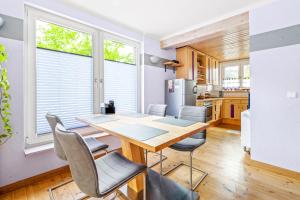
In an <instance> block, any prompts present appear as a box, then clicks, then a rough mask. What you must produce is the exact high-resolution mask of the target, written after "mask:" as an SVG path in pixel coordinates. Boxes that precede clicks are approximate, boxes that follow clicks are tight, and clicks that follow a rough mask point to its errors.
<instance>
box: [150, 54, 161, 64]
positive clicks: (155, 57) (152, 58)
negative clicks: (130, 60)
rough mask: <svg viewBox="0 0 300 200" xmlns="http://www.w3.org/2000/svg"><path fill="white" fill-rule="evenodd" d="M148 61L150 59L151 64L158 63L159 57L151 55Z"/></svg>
mask: <svg viewBox="0 0 300 200" xmlns="http://www.w3.org/2000/svg"><path fill="white" fill-rule="evenodd" d="M150 61H151V63H152V64H157V63H159V61H160V58H159V57H157V56H151V57H150Z"/></svg>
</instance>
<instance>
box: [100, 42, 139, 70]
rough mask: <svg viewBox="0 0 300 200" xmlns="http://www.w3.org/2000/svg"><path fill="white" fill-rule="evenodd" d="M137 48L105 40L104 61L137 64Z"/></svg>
mask: <svg viewBox="0 0 300 200" xmlns="http://www.w3.org/2000/svg"><path fill="white" fill-rule="evenodd" d="M134 52H135V48H134V47H132V46H129V45H125V44H123V43H120V42H116V41H112V40H104V59H105V60H110V61H116V62H122V63H127V64H135V53H134Z"/></svg>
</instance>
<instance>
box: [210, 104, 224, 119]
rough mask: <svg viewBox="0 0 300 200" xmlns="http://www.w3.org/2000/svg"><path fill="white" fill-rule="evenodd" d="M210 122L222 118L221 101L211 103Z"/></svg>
mask: <svg viewBox="0 0 300 200" xmlns="http://www.w3.org/2000/svg"><path fill="white" fill-rule="evenodd" d="M212 106H213V108H212V120H213V121H216V120H219V119H221V118H222V115H221V114H222V100H214V101H213V102H212Z"/></svg>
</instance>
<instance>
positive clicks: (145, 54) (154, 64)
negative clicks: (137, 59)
mask: <svg viewBox="0 0 300 200" xmlns="http://www.w3.org/2000/svg"><path fill="white" fill-rule="evenodd" d="M151 56H154V55H150V54H147V53H144V64H145V65H149V66H153V67H160V68H165V65H164V64H163V63H164V62H166V61H168V60H167V59H165V58H161V57H159V58H160V61H159V63H152V62H151V61H150V57H151ZM157 57H158V56H157ZM167 69H172V70H173V67H167Z"/></svg>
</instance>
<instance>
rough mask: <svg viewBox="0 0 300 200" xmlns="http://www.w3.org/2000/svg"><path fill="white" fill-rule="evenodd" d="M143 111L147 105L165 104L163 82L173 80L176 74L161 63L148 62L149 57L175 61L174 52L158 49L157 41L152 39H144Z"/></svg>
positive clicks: (173, 50)
mask: <svg viewBox="0 0 300 200" xmlns="http://www.w3.org/2000/svg"><path fill="white" fill-rule="evenodd" d="M144 52H145V54H146V55H145V56H144V63H145V65H144V110H145V111H146V110H147V107H148V105H149V104H164V103H165V80H168V79H175V78H176V74H175V73H174V72H173V69H167V71H166V72H165V68H164V66H163V65H162V63H159V64H153V63H151V62H150V61H149V57H150V56H151V55H154V56H158V57H160V58H161V60H164V59H169V60H173V59H176V50H175V49H170V50H162V49H160V43H159V41H156V40H154V39H152V38H145V39H144Z"/></svg>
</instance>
